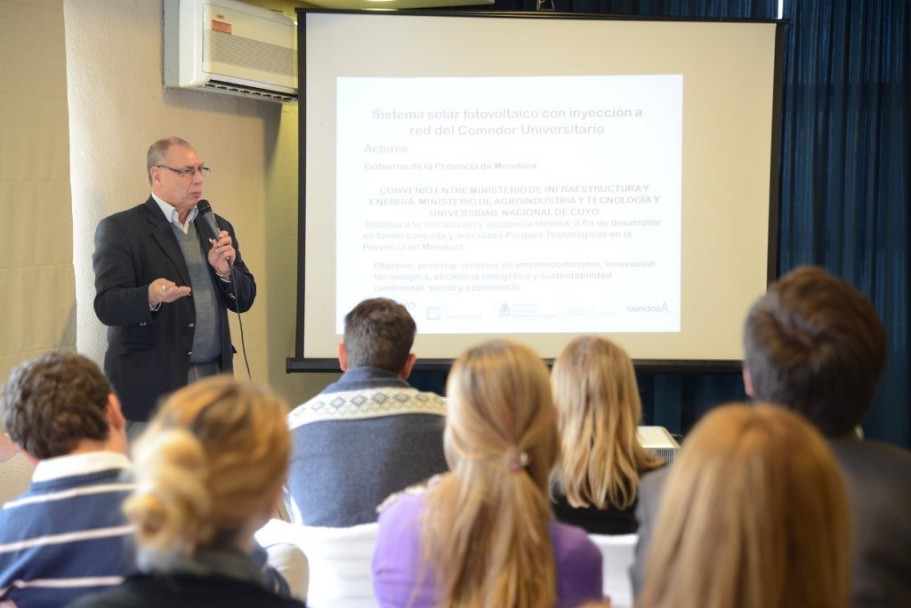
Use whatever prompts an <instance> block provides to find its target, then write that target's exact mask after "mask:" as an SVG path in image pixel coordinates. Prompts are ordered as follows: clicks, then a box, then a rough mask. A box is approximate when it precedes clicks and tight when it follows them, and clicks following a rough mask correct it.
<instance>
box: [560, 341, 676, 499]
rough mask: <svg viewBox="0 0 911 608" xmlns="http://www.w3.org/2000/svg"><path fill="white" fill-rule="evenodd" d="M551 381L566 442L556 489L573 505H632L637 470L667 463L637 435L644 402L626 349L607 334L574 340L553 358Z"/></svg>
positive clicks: (562, 434)
mask: <svg viewBox="0 0 911 608" xmlns="http://www.w3.org/2000/svg"><path fill="white" fill-rule="evenodd" d="M551 384H552V386H553V392H554V400H555V401H556V404H557V409H558V411H559V429H560V440H561V443H562V450H561V453H560V460H559V462H558V463H557V466H556V467H555V469H554V475H553V482H554V487H555V489H556V490H557V491H559V492H561V493H563V494H564V495H565V496H566V499H567V501H568V502H569V504H570V505H571V506H573V507H589V506H595V507H597V508H599V509H608V508H610V507H614V508H616V509H626V508H628V507H630V506H631V505H632V504H633V503H634V502H635V501H636V495H637V493H638V489H639V473H640V472H645V471H648V470H651V469H654V468H657V467H658V466H660V465H661V464H662V462H663V461H662V460H661V459H659V458H656V457H655V456H652V455H651V454H649V453H648V452H646V451H645V450H644V449H643V448H642V446H641V445H640V444H639V441H638V439H637V428H638V425H639V421H640V420H641V418H642V402H641V401H640V398H639V386H638V384H637V383H636V373H635V372H634V371H633V364H632V362H631V361H630V359H629V357H628V356H627V354H626V352H625V351H624V350H623V349H622V348H620V347H619V346H617V345H616V344H614V343H613V342H611V341H610V340H608V339H606V338H600V337H598V336H582V337H580V338H576V339H575V340H573V341H572V342H570V343H569V344H567V345H566V348H564V349H563V352H561V353H560V356H559V357H558V358H557V360H556V361H555V362H554V367H553V372H552V373H551Z"/></svg>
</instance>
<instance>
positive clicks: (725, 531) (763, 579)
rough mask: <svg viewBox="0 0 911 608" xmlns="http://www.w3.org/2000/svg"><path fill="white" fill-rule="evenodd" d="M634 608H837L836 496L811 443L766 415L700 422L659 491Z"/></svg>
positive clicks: (806, 434) (793, 426) (792, 423)
mask: <svg viewBox="0 0 911 608" xmlns="http://www.w3.org/2000/svg"><path fill="white" fill-rule="evenodd" d="M661 504H662V507H661V510H660V512H659V515H658V524H657V527H656V530H655V534H654V536H653V538H654V542H653V546H652V548H651V552H650V556H649V559H648V563H647V569H646V575H645V587H644V589H643V597H642V602H641V604H640V605H641V606H642V607H643V608H656V607H661V608H670V607H675V606H680V607H689V606H700V607H703V608H729V607H730V606H738V607H739V608H784V607H785V606H787V607H793V608H840V607H844V606H846V605H847V603H848V593H849V582H850V561H849V560H850V558H849V554H850V521H849V512H848V504H847V497H846V494H845V485H844V482H843V480H842V477H841V473H840V471H839V469H838V466H837V465H836V463H835V460H834V458H833V456H832V453H831V451H830V450H829V447H828V445H827V444H826V443H825V441H824V440H823V439H822V436H821V435H820V434H819V432H818V431H816V429H815V428H813V427H812V426H811V425H810V424H809V423H808V422H806V421H805V420H804V419H802V418H801V417H799V416H798V415H796V414H794V413H792V412H789V411H787V410H785V409H784V408H781V407H778V406H772V405H756V406H752V407H751V406H748V405H743V404H733V405H729V406H726V407H721V408H718V409H716V410H713V411H712V412H710V413H709V414H707V415H706V417H705V419H704V420H703V421H702V422H700V423H699V424H698V425H697V426H696V428H695V429H694V430H693V432H692V433H691V435H690V436H689V437H688V438H687V441H686V443H685V444H684V447H683V450H682V452H681V454H680V456H679V458H678V459H677V461H676V463H675V464H674V465H673V467H672V469H671V471H670V473H669V475H668V479H667V485H666V488H665V490H664V494H663V496H662V501H661Z"/></svg>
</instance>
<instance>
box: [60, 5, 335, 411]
mask: <svg viewBox="0 0 911 608" xmlns="http://www.w3.org/2000/svg"><path fill="white" fill-rule="evenodd" d="M64 15H65V22H66V56H67V57H66V64H67V84H68V88H69V120H70V149H71V151H72V153H71V156H70V171H71V181H72V195H73V224H74V234H75V238H74V242H73V248H74V249H73V250H74V267H75V274H76V300H77V316H76V330H77V333H76V335H77V347H78V349H79V351H80V352H83V353H85V354H87V355H89V356H91V357H92V358H93V359H95V360H97V361H99V362H101V361H102V359H103V355H104V349H105V333H104V328H103V326H102V325H101V323H100V322H99V321H98V320H97V318H96V317H95V314H94V311H93V309H92V298H93V296H94V286H93V275H92V267H91V253H92V249H93V243H92V239H93V235H94V230H95V226H96V225H97V223H98V221H99V220H100V219H101V218H102V217H104V216H105V215H108V214H110V213H113V212H115V211H119V210H122V209H126V208H128V207H131V206H133V205H136V204H138V203H140V202H142V201H144V200H145V199H146V198H147V196H148V193H149V188H148V182H147V180H146V175H145V152H146V149H147V148H148V146H149V144H150V143H151V142H152V141H154V140H156V139H158V138H160V137H163V136H167V135H178V136H180V137H183V138H184V139H187V140H189V141H190V142H191V143H192V144H193V145H194V146H195V147H196V148H197V150H198V151H199V153H200V155H201V156H202V158H203V159H204V160H205V162H206V163H207V164H209V165H210V166H211V167H212V168H213V171H212V175H211V176H210V177H209V178H207V180H206V185H205V194H204V196H205V197H206V198H207V199H208V200H209V201H210V202H211V203H212V207H213V209H215V211H216V212H218V213H219V214H221V215H224V216H225V217H227V218H228V219H230V221H231V222H232V223H233V224H234V226H235V228H236V229H237V233H238V239H239V242H240V246H241V251H242V252H243V255H244V259H245V261H246V262H247V265H248V266H249V267H250V269H251V270H252V272H253V274H254V276H255V277H256V281H257V286H258V295H257V300H256V303H255V304H254V306H253V309H252V310H250V311H249V312H248V313H245V314H244V316H243V329H244V336H245V338H246V348H247V355H248V360H249V364H250V369H251V372H252V375H253V379H254V380H255V381H257V382H263V383H268V384H270V385H272V386H273V387H274V388H275V389H276V390H277V391H279V392H280V393H282V394H284V395H285V396H286V397H288V399H289V400H290V401H291V402H292V404H295V403H298V402H300V401H303V400H304V399H305V398H307V397H309V396H310V395H312V394H315V393H316V392H318V391H319V390H320V389H321V388H322V387H323V386H324V385H325V384H326V383H327V382H329V381H330V380H331V379H332V377H333V376H332V375H329V374H319V375H303V374H293V375H288V374H285V372H284V366H285V357H287V356H289V355H291V354H292V353H293V350H294V324H295V315H294V310H295V306H296V294H295V276H296V272H297V268H296V251H297V244H296V243H297V229H296V225H297V224H296V222H297V106H295V105H280V104H276V103H271V102H264V101H257V100H247V99H243V98H239V97H231V96H226V95H220V94H215V93H209V92H205V91H197V90H184V89H179V90H178V89H165V88H163V86H162V66H161V61H162V3H161V1H160V0H159V1H156V0H91V1H88V2H87V1H85V0H64ZM231 324H232V335H233V338H234V343H235V345H236V346H237V348H238V350H239V351H240V350H241V343H240V331H239V328H238V325H237V318H236V316H234V315H232V317H231ZM235 372H236V373H237V375H239V376H242V375H245V371H244V362H243V355H242V353H239V354H238V356H237V357H236V358H235Z"/></svg>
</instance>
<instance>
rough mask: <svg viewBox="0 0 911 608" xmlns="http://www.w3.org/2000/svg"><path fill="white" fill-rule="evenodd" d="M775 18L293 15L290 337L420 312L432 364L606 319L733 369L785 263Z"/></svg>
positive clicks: (677, 357) (311, 363) (555, 336)
mask: <svg viewBox="0 0 911 608" xmlns="http://www.w3.org/2000/svg"><path fill="white" fill-rule="evenodd" d="M778 25H779V24H778V23H777V22H774V21H769V22H756V21H749V22H743V21H738V22H734V21H710V22H709V21H659V20H630V19H608V18H603V17H600V16H593V15H575V14H572V15H571V14H549V15H546V16H542V14H541V13H511V14H505V13H468V12H461V11H460V12H346V11H322V10H306V9H301V10H299V11H298V31H299V53H300V75H301V78H300V82H301V86H300V102H299V121H300V122H299V129H300V143H299V145H300V195H299V196H300V204H299V214H300V215H299V218H298V222H299V236H298V238H299V251H298V264H299V268H298V273H299V275H298V321H297V328H296V331H297V336H296V338H297V340H296V352H295V354H294V356H293V357H289V359H288V364H287V368H288V370H289V371H306V370H321V369H335V368H336V365H337V362H336V360H335V356H336V348H337V345H338V343H339V341H340V340H341V334H342V329H343V317H344V315H345V313H346V312H348V311H349V310H350V309H351V308H352V307H353V306H354V305H355V304H357V303H358V302H359V301H361V300H362V299H364V298H368V297H377V296H383V297H389V298H392V299H394V300H397V301H399V302H401V303H403V304H405V305H406V306H407V307H408V309H409V310H410V311H411V314H412V316H413V317H414V318H415V321H416V322H417V327H418V337H417V339H416V342H415V347H414V352H415V353H416V354H417V355H418V357H419V362H424V363H429V364H433V365H445V364H447V363H448V362H450V361H451V360H452V359H453V358H455V357H456V356H458V354H459V353H460V352H461V351H463V350H464V349H465V348H467V347H468V346H471V345H473V344H476V343H478V342H480V341H482V340H484V339H487V338H490V337H509V338H515V339H518V340H521V341H524V342H526V343H528V344H530V345H531V346H533V347H534V348H535V349H536V350H537V351H538V352H539V353H540V354H541V356H542V357H544V358H547V359H550V358H554V357H556V356H557V355H558V354H559V352H560V350H561V349H562V347H563V346H564V345H565V344H566V343H567V342H568V341H569V340H571V339H572V338H573V337H575V336H578V335H580V334H601V335H606V336H608V337H610V338H611V339H613V340H615V341H616V342H618V343H619V344H620V345H622V346H623V347H624V348H625V349H626V350H627V351H628V352H629V354H630V355H631V356H632V357H633V358H634V359H635V360H636V361H637V363H639V364H640V365H646V366H647V365H649V364H653V365H659V366H660V365H667V364H670V365H673V364H681V365H693V366H696V367H699V366H705V367H707V368H710V367H717V366H721V367H723V366H724V365H726V364H727V365H731V364H734V363H735V362H737V361H739V360H740V359H741V358H742V352H741V343H740V335H741V327H742V323H743V318H744V315H745V314H746V312H747V310H748V307H749V305H750V303H751V302H752V301H753V300H754V299H755V298H756V297H757V296H758V295H760V294H761V293H762V292H764V291H765V288H766V286H767V283H768V281H769V280H770V278H772V277H774V274H775V245H776V234H775V231H776V225H777V197H778V187H777V179H778V143H777V133H778V127H779V116H778V100H779V97H780V92H779V89H780V84H779V83H780V78H779V71H780V66H779V61H778V60H777V52H776V50H777V48H778V46H779V44H780V43H779V32H778Z"/></svg>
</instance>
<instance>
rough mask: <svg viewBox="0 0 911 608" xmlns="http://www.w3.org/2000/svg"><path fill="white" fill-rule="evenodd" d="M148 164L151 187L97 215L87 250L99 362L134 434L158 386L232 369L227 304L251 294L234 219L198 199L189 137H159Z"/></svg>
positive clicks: (201, 171)
mask: <svg viewBox="0 0 911 608" xmlns="http://www.w3.org/2000/svg"><path fill="white" fill-rule="evenodd" d="M146 163H147V170H148V175H149V183H150V184H151V185H152V195H151V196H150V197H149V199H148V200H147V201H146V202H144V203H142V204H141V205H138V206H136V207H133V208H132V209H128V210H126V211H121V212H119V213H115V214H113V215H111V216H109V217H106V218H105V219H103V220H102V221H101V223H99V224H98V229H97V230H96V232H95V252H94V254H93V256H92V265H93V267H94V270H95V314H96V315H98V319H99V320H101V322H102V323H104V324H105V325H107V326H108V349H107V352H106V354H105V357H104V371H105V373H106V374H107V376H108V379H109V380H110V381H111V384H112V385H113V386H114V390H115V392H116V394H117V395H118V397H119V398H120V401H121V403H122V405H123V412H124V415H125V417H126V419H127V420H128V421H130V422H131V423H133V424H130V425H129V428H128V432H129V435H130V436H131V437H134V436H135V435H136V434H137V433H138V432H139V431H141V427H142V426H144V423H145V422H146V421H147V420H148V419H149V416H150V414H151V412H152V410H153V408H154V407H155V405H156V403H157V401H158V398H159V397H160V396H161V395H163V394H166V393H169V392H171V391H173V390H175V389H177V388H180V387H181V386H183V385H185V384H187V383H188V382H192V381H193V380H196V379H198V378H202V377H204V376H211V375H214V374H218V373H221V372H229V371H231V370H232V357H233V352H234V349H233V347H232V345H231V334H230V328H229V326H228V313H227V311H228V309H230V310H233V311H236V312H245V311H247V310H249V309H250V307H251V306H252V305H253V300H254V298H255V297H256V283H255V282H254V280H253V275H252V274H250V271H249V270H248V269H247V266H246V265H245V264H244V261H243V259H242V258H241V255H240V248H239V246H238V244H237V239H236V238H235V235H234V228H233V227H232V226H231V224H230V223H229V222H227V221H226V220H225V219H223V218H221V217H215V216H214V215H213V214H212V212H211V209H210V208H209V205H208V203H207V202H206V201H201V198H202V188H203V181H204V178H205V176H206V175H207V174H208V173H209V168H208V167H207V166H206V165H205V164H203V163H202V161H201V160H200V159H199V155H198V154H197V152H196V150H195V149H194V148H193V146H191V145H190V144H189V143H187V142H186V141H184V140H182V139H179V138H177V137H169V138H166V139H162V140H159V141H157V142H155V143H154V144H152V145H151V146H150V147H149V152H148V155H147V158H146ZM200 203H202V204H200ZM135 423H142V424H135Z"/></svg>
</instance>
